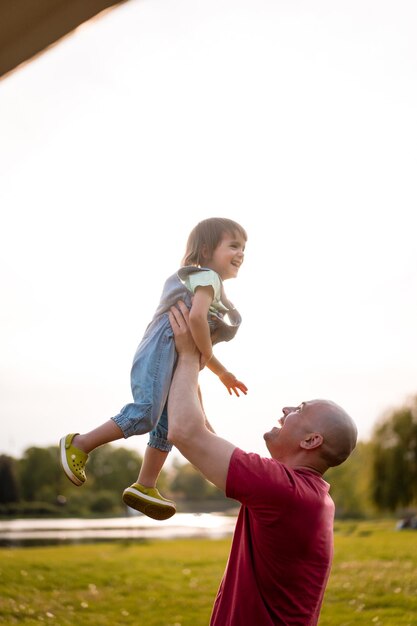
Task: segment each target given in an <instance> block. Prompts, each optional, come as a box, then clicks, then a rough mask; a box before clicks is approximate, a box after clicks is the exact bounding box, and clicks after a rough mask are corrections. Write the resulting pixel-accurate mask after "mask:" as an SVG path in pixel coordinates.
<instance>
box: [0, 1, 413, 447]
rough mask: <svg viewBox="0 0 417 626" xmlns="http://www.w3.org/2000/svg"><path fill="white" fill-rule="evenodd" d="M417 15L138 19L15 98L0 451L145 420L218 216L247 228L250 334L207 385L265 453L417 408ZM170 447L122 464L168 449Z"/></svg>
mask: <svg viewBox="0 0 417 626" xmlns="http://www.w3.org/2000/svg"><path fill="white" fill-rule="evenodd" d="M416 19H417V5H416V4H415V2H414V0H409V1H407V0H398V2H396V3H395V6H394V4H393V3H392V2H391V1H387V0H342V1H338V2H335V1H334V0H317V1H315V2H314V3H312V2H310V1H309V0H286V1H283V0H177V1H175V2H173V1H172V0H141V1H139V0H130V1H129V2H127V3H126V4H124V5H122V6H120V7H119V8H117V9H115V10H112V11H109V12H107V13H106V14H104V15H103V16H102V17H100V18H98V19H96V20H93V21H91V22H90V23H88V24H87V25H84V26H83V27H81V28H80V29H78V30H77V31H76V33H75V34H74V35H72V36H70V37H68V38H66V39H65V40H64V41H63V42H61V43H59V44H58V45H56V46H54V47H53V48H52V49H51V50H49V51H47V52H46V53H45V54H43V55H41V56H39V57H38V58H37V59H36V60H34V61H32V62H31V63H28V64H27V65H25V66H24V67H22V68H20V69H19V70H17V71H16V72H14V73H13V74H11V75H9V76H7V77H6V78H5V79H4V80H2V81H1V82H0V137H1V139H0V176H1V184H0V211H1V230H0V258H1V269H0V271H1V294H2V303H1V308H0V346H1V348H0V374H1V396H0V416H1V420H0V452H5V453H8V454H12V455H14V456H19V455H20V454H21V453H22V452H23V450H24V449H25V448H26V447H28V446H30V445H40V446H45V445H52V444H56V443H57V442H58V440H59V438H60V437H61V436H62V435H64V434H66V433H67V432H78V431H79V432H85V431H86V430H89V429H91V428H93V427H95V426H97V425H99V424H100V423H102V422H103V421H105V420H106V419H107V418H109V417H111V416H112V415H114V414H116V413H117V412H118V411H119V409H120V408H121V407H122V406H123V405H124V404H126V403H127V402H130V399H131V395H130V384H129V372H130V365H131V360H132V357H133V354H134V352H135V349H136V346H137V344H138V342H139V340H140V338H141V336H142V334H143V331H144V329H145V327H146V325H147V323H148V321H149V320H150V318H151V316H152V314H153V312H154V310H155V308H156V305H157V303H158V300H159V295H160V292H161V289H162V284H163V282H164V280H165V278H166V277H167V276H168V275H170V274H171V273H173V272H174V271H175V270H176V269H177V267H178V265H179V262H180V259H181V257H182V253H183V251H184V246H185V241H186V238H187V236H188V233H189V231H190V230H191V228H192V227H193V226H194V225H195V224H196V223H197V222H198V221H199V220H201V219H204V218H206V217H210V216H224V217H230V218H232V219H236V220H237V221H239V222H240V223H241V224H242V225H243V226H244V227H245V228H246V229H247V231H248V234H249V241H248V245H247V252H246V259H245V264H244V266H243V268H242V269H241V271H240V275H239V277H238V278H237V279H236V280H235V281H228V282H227V283H226V285H225V286H226V290H227V293H228V295H229V297H230V299H231V300H232V301H234V302H235V304H236V306H237V308H238V309H239V310H240V312H241V314H242V317H243V324H242V327H241V330H240V331H239V333H238V335H237V337H236V339H235V340H233V341H232V342H230V343H228V344H223V345H221V346H218V349H217V356H218V357H219V358H220V359H221V360H222V361H223V362H224V363H225V365H226V366H227V367H228V368H229V369H230V370H231V371H233V372H234V373H235V374H236V375H237V376H238V378H240V379H241V380H243V381H244V382H245V383H246V384H247V386H248V387H249V393H248V395H247V397H241V398H235V397H229V396H228V394H227V391H226V389H225V388H224V387H223V385H222V384H221V383H220V382H219V381H218V380H217V379H216V378H215V377H214V376H213V374H211V373H210V372H203V373H202V375H201V384H202V390H203V397H204V399H205V405H206V409H207V413H208V416H209V419H210V421H211V422H212V423H213V426H214V427H215V428H216V430H217V432H218V433H219V434H221V435H223V436H224V437H226V438H228V439H230V440H231V441H233V442H234V443H236V444H237V445H239V446H241V447H243V448H244V449H247V450H254V451H257V452H263V451H264V450H265V448H264V444H263V439H262V434H263V432H264V431H265V430H269V429H270V427H271V426H272V425H274V423H275V420H276V419H277V418H278V417H279V416H280V415H281V407H282V406H285V405H288V404H294V403H295V404H299V403H300V402H301V401H303V400H308V399H311V398H317V397H324V398H330V399H332V400H334V401H336V402H338V403H339V404H341V405H342V406H344V407H345V408H346V409H347V410H348V411H349V412H350V413H351V414H352V416H353V417H354V418H355V419H356V421H357V423H358V427H359V433H360V436H361V438H362V439H366V438H367V437H369V435H370V433H371V432H372V428H373V425H374V424H375V422H376V420H377V419H378V418H379V417H380V416H381V415H382V414H383V413H385V411H386V410H389V409H390V408H392V407H396V406H399V405H401V404H402V403H404V402H405V401H406V400H407V398H408V397H410V396H411V395H413V394H416V393H417V376H416V374H417V367H416V363H417V289H416V284H417V245H416V227H415V226H414V223H413V213H414V214H415V213H416V200H417V186H416V171H417V168H416V166H417V115H416V111H417V81H416V78H417V40H416V37H415V24H416ZM146 441H147V437H146V436H145V437H134V438H132V439H130V440H128V441H127V442H123V445H127V446H129V447H132V448H136V449H138V450H139V451H140V452H142V451H143V450H144V448H145V445H146Z"/></svg>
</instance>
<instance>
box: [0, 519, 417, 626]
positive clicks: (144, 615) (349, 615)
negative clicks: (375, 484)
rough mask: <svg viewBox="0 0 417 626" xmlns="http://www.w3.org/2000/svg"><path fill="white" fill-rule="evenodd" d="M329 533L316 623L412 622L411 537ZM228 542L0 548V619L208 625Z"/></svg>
mask: <svg viewBox="0 0 417 626" xmlns="http://www.w3.org/2000/svg"><path fill="white" fill-rule="evenodd" d="M335 531H336V532H335V560H334V565H333V569H332V575H331V578H330V581H329V586H328V588H327V592H326V597H325V602H324V606H323V610H322V616H321V620H320V626H362V625H365V624H366V625H368V626H415V625H417V532H416V531H401V532H399V531H396V530H395V529H394V525H393V523H392V522H380V523H370V522H361V523H353V522H352V523H351V522H343V523H340V522H338V523H336V528H335ZM229 545H230V540H216V541H212V540H196V539H189V540H175V541H152V542H143V543H138V542H129V543H126V542H124V543H120V542H114V543H101V544H88V545H68V546H61V547H45V548H14V549H5V548H3V549H0V589H1V593H0V623H1V624H10V625H11V624H39V623H40V622H46V623H49V624H59V625H63V626H64V625H67V624H68V625H70V624H71V626H73V625H74V624H76V625H77V626H87V625H91V626H118V625H119V624H120V625H122V624H123V625H128V624H134V625H136V626H142V625H143V626H207V624H208V620H209V616H210V610H211V606H212V602H213V599H214V596H215V593H216V590H217V586H218V583H219V581H220V578H221V574H222V572H223V569H224V566H225V562H226V559H227V554H228V549H229ZM242 626H253V625H252V624H247V625H242Z"/></svg>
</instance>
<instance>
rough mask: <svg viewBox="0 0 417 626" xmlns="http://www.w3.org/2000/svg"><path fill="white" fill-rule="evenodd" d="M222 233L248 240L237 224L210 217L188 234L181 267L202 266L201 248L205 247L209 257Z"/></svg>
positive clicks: (222, 218) (242, 229)
mask: <svg viewBox="0 0 417 626" xmlns="http://www.w3.org/2000/svg"><path fill="white" fill-rule="evenodd" d="M224 233H228V234H229V235H232V236H233V235H240V236H241V237H243V239H244V240H245V241H247V239H248V236H247V234H246V231H245V229H244V228H242V226H241V225H240V224H238V223H237V222H234V221H233V220H229V219H227V218H225V217H210V218H209V219H207V220H203V221H202V222H199V223H198V224H197V226H195V227H194V228H193V230H192V231H191V233H190V234H189V237H188V241H187V246H186V249H185V254H184V258H183V260H182V265H183V266H184V265H202V264H203V263H204V259H203V255H202V250H203V246H204V245H205V246H206V253H207V254H208V255H209V257H211V255H212V254H213V252H214V250H215V249H216V248H217V246H218V245H219V243H220V241H221V240H222V238H223V235H224Z"/></svg>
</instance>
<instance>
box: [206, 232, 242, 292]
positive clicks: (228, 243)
mask: <svg viewBox="0 0 417 626" xmlns="http://www.w3.org/2000/svg"><path fill="white" fill-rule="evenodd" d="M245 244H246V242H245V240H244V239H243V237H241V236H240V235H238V234H237V233H235V234H233V235H231V234H229V233H224V234H223V237H222V239H221V241H220V243H219V244H218V246H217V248H215V250H214V252H213V254H212V256H211V258H207V257H206V255H205V254H204V251H203V256H204V265H205V267H209V268H210V269H212V270H214V271H215V272H217V273H218V275H219V276H220V278H221V279H222V280H227V279H228V278H236V276H237V275H238V272H239V268H240V266H241V265H242V263H243V258H244V256H245V255H244V253H245Z"/></svg>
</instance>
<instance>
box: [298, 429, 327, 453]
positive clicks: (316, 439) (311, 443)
mask: <svg viewBox="0 0 417 626" xmlns="http://www.w3.org/2000/svg"><path fill="white" fill-rule="evenodd" d="M322 443H323V435H320V433H309V434H308V435H306V436H305V438H304V439H303V440H302V441H300V448H304V450H314V449H315V448H319V447H320V446H321V444H322Z"/></svg>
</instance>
